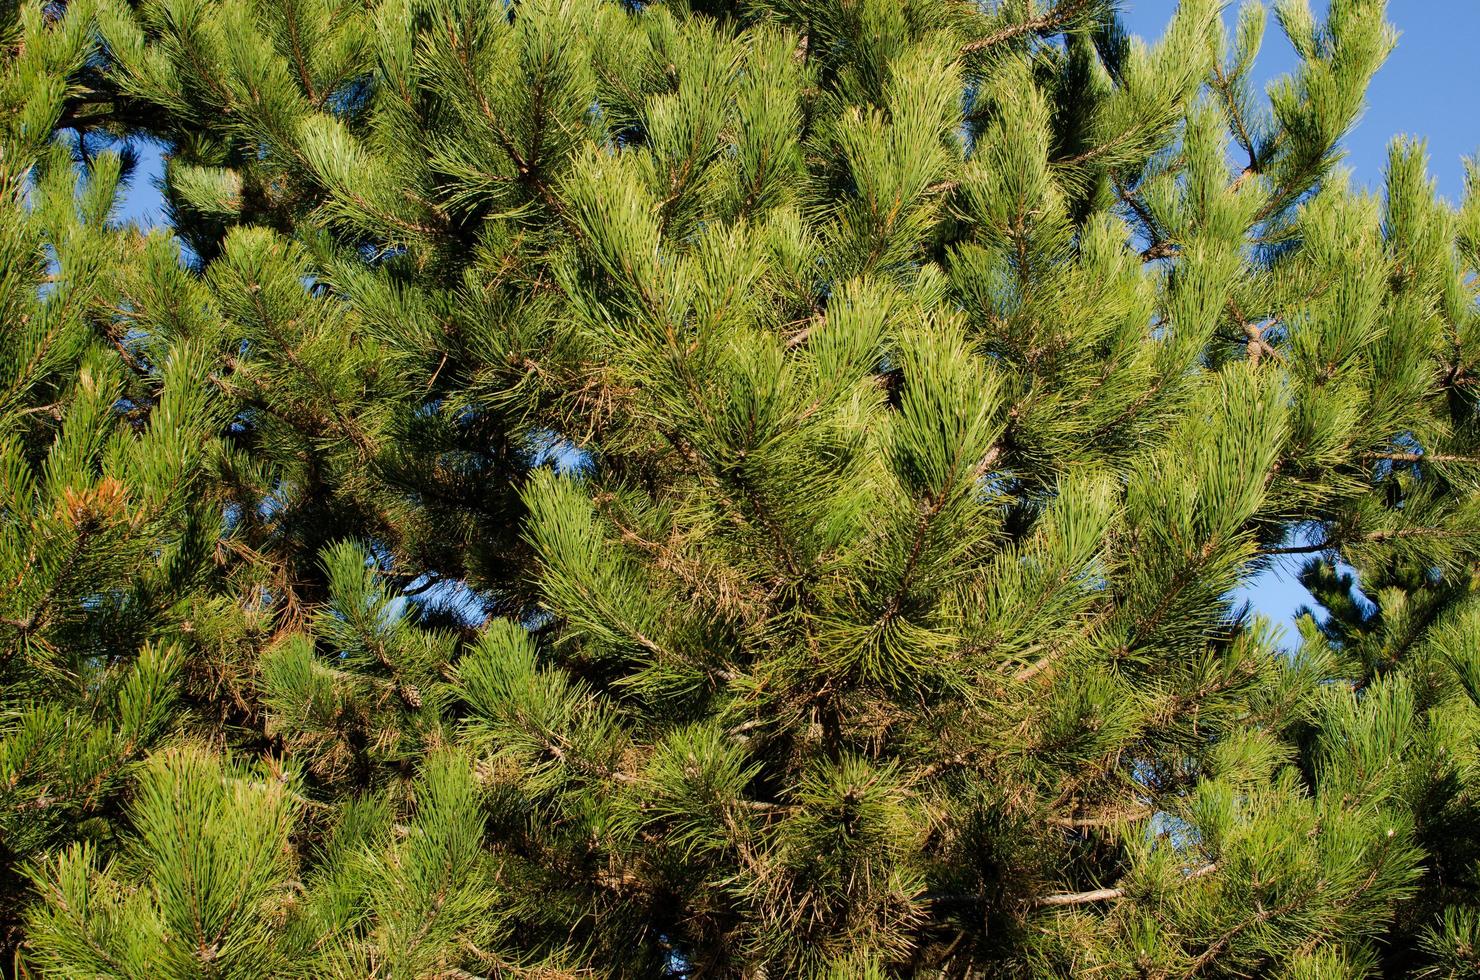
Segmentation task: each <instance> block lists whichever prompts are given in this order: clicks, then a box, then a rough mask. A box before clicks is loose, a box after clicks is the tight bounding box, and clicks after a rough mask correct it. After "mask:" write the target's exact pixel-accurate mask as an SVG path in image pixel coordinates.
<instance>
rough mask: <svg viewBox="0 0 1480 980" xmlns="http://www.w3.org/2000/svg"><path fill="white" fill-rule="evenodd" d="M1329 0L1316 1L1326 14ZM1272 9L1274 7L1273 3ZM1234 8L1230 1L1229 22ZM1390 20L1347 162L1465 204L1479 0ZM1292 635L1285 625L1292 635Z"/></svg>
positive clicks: (1265, 603)
mask: <svg viewBox="0 0 1480 980" xmlns="http://www.w3.org/2000/svg"><path fill="white" fill-rule="evenodd" d="M1326 2H1327V0H1314V2H1313V3H1312V6H1313V7H1314V8H1315V9H1316V11H1317V12H1318V13H1324V11H1325V8H1326ZM1176 6H1177V3H1176V0H1124V3H1123V5H1122V10H1123V14H1124V19H1125V23H1126V27H1127V29H1128V30H1129V31H1130V32H1131V33H1133V34H1139V35H1141V36H1142V37H1144V38H1147V39H1148V40H1155V39H1156V38H1159V37H1160V36H1161V33H1162V30H1163V29H1164V28H1165V26H1166V24H1167V21H1168V20H1169V19H1170V18H1171V15H1172V12H1173V11H1174V10H1175V9H1176ZM1266 6H1268V4H1266ZM1236 11H1237V4H1231V5H1230V10H1229V19H1230V23H1231V22H1232V18H1233V17H1234V16H1235V14H1236ZM1388 19H1389V20H1390V21H1392V22H1393V23H1394V24H1396V25H1397V27H1398V30H1399V31H1400V32H1401V34H1402V36H1401V37H1400V38H1399V40H1398V49H1397V51H1395V52H1394V53H1393V56H1392V57H1391V58H1389V59H1388V62H1387V64H1386V65H1385V66H1384V67H1383V69H1382V70H1381V71H1380V72H1378V74H1377V77H1376V79H1374V80H1373V83H1372V87H1371V89H1370V90H1369V92H1368V102H1369V107H1368V110H1367V112H1366V114H1365V115H1364V116H1363V117H1362V120H1361V121H1360V122H1359V123H1358V125H1357V127H1356V129H1355V130H1354V131H1353V132H1352V133H1351V135H1350V136H1349V137H1348V138H1347V140H1346V147H1347V150H1348V151H1349V157H1348V160H1347V165H1348V166H1350V167H1351V168H1352V171H1353V177H1354V180H1355V182H1356V183H1357V184H1358V185H1363V186H1368V187H1372V188H1374V189H1375V188H1379V187H1380V186H1381V181H1382V170H1383V166H1384V164H1385V161H1386V159H1387V146H1388V142H1389V141H1390V140H1391V139H1392V138H1393V137H1394V136H1395V135H1398V134H1408V135H1413V136H1421V137H1424V138H1426V139H1427V140H1428V149H1429V156H1430V172H1431V173H1432V174H1433V175H1434V176H1436V177H1437V178H1438V180H1439V190H1440V193H1442V194H1444V195H1445V196H1446V197H1448V198H1449V199H1450V200H1451V201H1458V199H1459V197H1460V194H1461V191H1462V189H1463V186H1464V168H1463V163H1462V160H1463V158H1464V157H1466V156H1470V155H1472V154H1475V153H1476V152H1477V151H1480V121H1477V120H1476V114H1477V106H1476V98H1477V96H1480V0H1391V2H1390V3H1389V10H1388ZM1294 64H1295V54H1294V52H1293V51H1292V50H1291V48H1290V45H1289V42H1288V41H1286V40H1285V38H1284V35H1283V34H1282V33H1281V32H1280V29H1279V26H1278V24H1277V23H1276V22H1275V19H1274V17H1273V16H1271V17H1270V18H1269V22H1268V27H1267V28H1266V31H1265V38H1264V47H1263V49H1262V51H1261V52H1260V57H1259V61H1258V63H1257V68H1256V71H1257V73H1258V76H1259V78H1260V80H1262V81H1268V80H1269V79H1273V78H1275V77H1277V76H1279V75H1281V74H1283V73H1285V72H1287V71H1289V70H1290V69H1291V68H1293V67H1294ZM140 151H141V153H140V167H139V172H138V173H137V175H136V176H135V178H134V180H133V184H132V186H131V187H130V188H129V191H128V194H127V196H126V197H125V200H124V203H123V208H122V212H121V214H120V217H122V218H124V219H126V220H132V221H137V222H139V223H140V224H145V225H151V224H158V223H161V222H162V221H163V206H162V205H163V202H162V199H161V198H160V195H159V191H158V189H157V188H156V187H155V186H154V183H153V181H154V179H155V178H156V177H157V176H158V174H159V173H160V158H159V152H158V150H157V149H156V148H153V147H140ZM1297 568H1298V562H1296V561H1293V560H1292V561H1290V562H1289V563H1288V565H1287V566H1286V567H1285V568H1283V569H1276V570H1274V571H1270V572H1266V573H1264V574H1263V575H1261V576H1259V577H1258V578H1257V579H1255V580H1254V581H1253V582H1252V583H1250V585H1249V586H1248V587H1247V588H1246V589H1245V590H1243V593H1244V594H1245V595H1246V596H1247V597H1248V598H1249V599H1251V600H1252V601H1253V603H1254V604H1255V606H1256V608H1258V609H1259V610H1260V611H1262V612H1263V613H1265V614H1266V615H1267V616H1269V617H1270V618H1271V619H1272V620H1274V621H1276V622H1278V623H1283V624H1288V623H1290V621H1291V619H1292V616H1293V614H1294V611H1295V610H1296V609H1297V608H1298V607H1299V606H1301V605H1302V604H1304V603H1306V602H1309V601H1310V595H1309V593H1307V592H1306V591H1305V590H1304V589H1303V588H1302V587H1301V586H1300V585H1299V583H1297V582H1296V581H1295V580H1294V574H1295V570H1296V569H1297ZM1293 637H1294V631H1293V629H1287V635H1286V641H1287V642H1289V641H1290V640H1291V639H1293Z"/></svg>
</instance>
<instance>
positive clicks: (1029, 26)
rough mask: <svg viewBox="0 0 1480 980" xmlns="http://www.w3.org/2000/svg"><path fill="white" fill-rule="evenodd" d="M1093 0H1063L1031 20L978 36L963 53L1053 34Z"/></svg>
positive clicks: (966, 45)
mask: <svg viewBox="0 0 1480 980" xmlns="http://www.w3.org/2000/svg"><path fill="white" fill-rule="evenodd" d="M1092 2H1093V0H1063V2H1061V3H1060V4H1059V5H1058V6H1056V7H1054V8H1053V9H1052V10H1050V11H1048V13H1046V14H1042V15H1040V16H1038V17H1034V18H1031V19H1029V20H1024V21H1019V22H1018V23H1016V24H1009V25H1007V26H1006V27H1003V28H1000V29H998V30H996V31H994V32H992V33H991V34H988V35H987V36H986V37H983V38H978V39H977V40H975V41H971V42H969V43H967V44H965V45H962V47H961V53H962V54H963V55H966V54H975V53H976V52H978V51H981V50H983V49H985V48H990V47H993V46H995V45H998V44H1001V43H1003V42H1004V41H1011V40H1012V39H1014V38H1018V37H1022V36H1023V35H1025V34H1052V33H1055V32H1057V31H1058V30H1059V29H1060V28H1062V27H1064V26H1065V25H1067V24H1068V23H1069V22H1070V21H1071V20H1073V19H1074V18H1075V16H1077V15H1078V14H1080V13H1082V12H1083V11H1084V10H1086V9H1087V8H1088V7H1089V6H1090V4H1091V3H1092Z"/></svg>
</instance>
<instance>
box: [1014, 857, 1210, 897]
mask: <svg viewBox="0 0 1480 980" xmlns="http://www.w3.org/2000/svg"><path fill="white" fill-rule="evenodd" d="M1217 870H1218V865H1217V863H1216V862H1211V863H1209V864H1205V865H1203V866H1202V867H1200V868H1198V869H1197V870H1195V871H1189V872H1188V873H1187V877H1186V878H1185V879H1183V880H1184V881H1193V880H1196V879H1198V878H1203V877H1206V876H1207V875H1210V874H1212V873H1213V872H1215V871H1217ZM1124 897H1125V889H1124V888H1096V889H1094V890H1092V891H1086V892H1059V893H1057V894H1053V895H1044V896H1042V897H1040V898H1036V899H1034V900H1033V903H1032V904H1033V905H1035V906H1037V907H1039V908H1058V907H1063V906H1072V905H1089V904H1091V903H1094V902H1114V901H1119V900H1120V899H1122V898H1124Z"/></svg>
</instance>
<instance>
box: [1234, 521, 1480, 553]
mask: <svg viewBox="0 0 1480 980" xmlns="http://www.w3.org/2000/svg"><path fill="white" fill-rule="evenodd" d="M1473 537H1480V531H1459V530H1453V529H1449V528H1442V527H1407V528H1401V529H1399V530H1397V531H1372V532H1371V533H1368V534H1364V535H1362V536H1361V537H1359V538H1356V539H1355V540H1354V541H1353V542H1351V543H1358V542H1360V543H1370V544H1381V543H1382V542H1384V541H1395V540H1400V539H1403V538H1439V539H1447V538H1473ZM1343 543H1347V542H1343V541H1341V540H1338V539H1332V538H1329V537H1328V538H1327V539H1326V540H1324V541H1318V542H1316V543H1315V544H1302V545H1290V546H1287V547H1281V548H1261V549H1259V554H1261V555H1313V554H1316V553H1318V552H1322V551H1336V550H1339V549H1340V548H1341V546H1342V544H1343Z"/></svg>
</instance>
